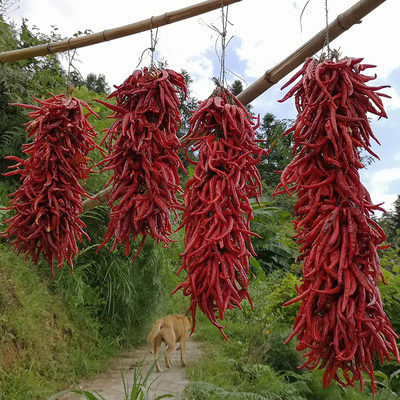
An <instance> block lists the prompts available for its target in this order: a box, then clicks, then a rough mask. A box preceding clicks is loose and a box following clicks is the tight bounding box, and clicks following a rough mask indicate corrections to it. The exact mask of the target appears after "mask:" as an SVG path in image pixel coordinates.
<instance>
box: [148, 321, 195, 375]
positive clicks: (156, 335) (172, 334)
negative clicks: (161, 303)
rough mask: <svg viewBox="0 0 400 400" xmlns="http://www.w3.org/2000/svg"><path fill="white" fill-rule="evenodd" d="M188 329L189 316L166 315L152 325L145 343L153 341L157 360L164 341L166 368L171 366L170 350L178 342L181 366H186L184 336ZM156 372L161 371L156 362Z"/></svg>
mask: <svg viewBox="0 0 400 400" xmlns="http://www.w3.org/2000/svg"><path fill="white" fill-rule="evenodd" d="M189 329H190V317H185V316H183V315H167V316H165V317H164V318H161V319H158V320H157V321H156V323H155V324H154V326H153V329H152V330H151V332H150V334H149V336H148V338H147V343H154V358H155V360H157V358H158V353H159V352H160V348H161V343H162V342H165V345H166V346H167V349H166V351H165V364H166V366H167V368H171V358H170V355H171V352H172V351H173V350H174V348H175V344H176V343H178V342H179V343H180V348H181V361H182V366H183V367H184V366H186V361H185V349H186V337H187V334H188V332H189ZM156 370H157V372H161V369H160V366H159V363H158V361H157V364H156Z"/></svg>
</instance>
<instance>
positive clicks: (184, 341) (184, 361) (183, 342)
mask: <svg viewBox="0 0 400 400" xmlns="http://www.w3.org/2000/svg"><path fill="white" fill-rule="evenodd" d="M185 350H186V340H185V339H183V340H181V361H182V367H186V360H185Z"/></svg>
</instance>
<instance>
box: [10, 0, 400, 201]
mask: <svg viewBox="0 0 400 400" xmlns="http://www.w3.org/2000/svg"><path fill="white" fill-rule="evenodd" d="M198 2H200V1H196V0H169V1H168V2H166V1H164V0H152V1H151V2H145V3H143V2H138V1H133V0H114V1H113V2H110V1H109V0H96V1H95V0H87V1H84V2H82V1H78V0H62V1H60V0H41V1H40V2H34V1H32V0H20V1H19V2H18V3H17V5H18V9H16V10H15V11H14V12H13V13H12V14H11V15H10V17H11V18H12V19H14V20H15V21H17V22H18V21H20V19H21V17H25V18H28V23H29V25H30V26H33V25H36V26H37V27H38V28H39V30H40V31H41V32H44V33H49V32H50V30H51V25H55V26H57V27H58V28H59V31H58V32H59V33H60V34H61V35H62V36H65V37H69V36H72V35H73V34H74V33H76V32H77V31H84V30H85V29H91V30H92V31H93V32H99V31H102V30H104V29H109V28H114V27H118V26H122V25H126V24H129V23H133V22H137V21H140V20H143V19H147V18H150V17H151V16H155V15H161V14H164V13H165V12H168V11H173V10H177V9H180V8H183V7H187V6H189V5H191V4H196V3H198ZM306 2H307V1H306V0H297V1H295V0H275V1H266V0H242V1H240V2H239V3H235V4H233V5H231V6H229V13H228V15H229V21H230V24H229V26H228V37H231V36H233V40H232V41H231V42H230V44H229V46H228V48H227V59H226V65H227V67H228V68H229V69H230V70H232V71H233V72H234V73H235V74H237V75H239V76H241V77H243V78H244V80H245V82H246V84H247V85H250V84H251V83H253V82H254V81H255V80H257V79H258V78H259V77H261V76H262V75H263V74H264V72H265V71H266V70H268V69H270V68H272V67H273V66H274V65H276V64H277V63H279V62H280V61H282V60H283V59H284V58H285V57H286V56H288V55H289V54H290V53H292V52H293V51H295V50H296V49H297V48H298V47H299V46H301V45H302V44H303V43H304V42H306V41H307V40H308V39H309V38H311V37H312V36H314V35H315V34H316V33H317V32H319V31H320V30H321V29H323V28H324V26H325V2H324V0H310V2H309V3H308V5H307V7H306V9H305V10H304V13H303V16H302V18H301V26H300V14H301V12H302V10H303V7H304V5H305V4H306ZM356 2H357V0H328V20H329V22H331V21H332V20H333V19H335V18H336V17H337V15H338V14H340V13H341V12H344V11H345V10H347V9H348V8H349V7H351V6H352V5H353V4H355V3H356ZM143 5H145V6H143ZM399 14H400V1H399V0H386V1H385V2H384V3H383V4H382V5H380V6H379V7H378V8H377V9H376V10H374V11H372V12H371V14H369V15H368V16H366V17H365V18H364V19H363V21H362V23H361V24H357V25H355V26H353V27H352V28H351V29H349V30H348V31H346V32H345V33H343V34H342V35H341V36H339V37H338V38H337V39H336V40H335V41H333V42H332V43H331V47H333V48H336V49H338V48H339V49H340V51H341V52H342V54H343V56H349V57H364V62H365V63H368V64H374V65H377V67H376V68H375V69H374V70H372V69H371V70H369V71H368V73H369V74H372V73H376V74H377V75H378V79H377V80H375V81H373V82H372V84H374V85H375V84H377V85H390V86H391V87H390V88H388V89H385V91H384V92H385V93H386V94H389V95H390V96H392V99H385V102H384V104H385V108H386V112H387V114H388V116H389V118H388V119H387V120H384V119H381V120H379V121H377V120H376V118H374V117H372V116H371V117H372V122H371V123H372V128H373V131H374V133H375V135H376V136H377V137H378V139H379V141H380V142H381V146H377V145H375V144H374V146H373V150H374V151H375V152H376V153H377V154H378V155H379V157H380V160H376V161H375V162H374V163H373V164H372V165H370V166H369V167H368V168H367V169H366V170H364V171H362V172H361V177H362V181H363V184H364V185H365V186H366V187H367V189H368V191H369V192H370V194H371V196H372V200H373V202H374V203H380V202H385V204H384V207H385V208H386V209H390V207H391V205H392V202H393V201H394V200H395V199H396V198H397V195H399V194H400V54H399V52H398V48H397V47H398V46H396V43H397V39H398V38H399V37H400V24H399V23H398V21H397V19H398V15H399ZM212 24H214V25H215V26H217V27H218V28H220V27H221V21H220V12H219V11H214V12H210V13H207V14H203V15H202V16H199V17H194V18H191V19H188V20H186V21H181V22H178V23H175V24H171V25H168V26H164V27H161V28H160V29H159V32H158V35H159V42H158V44H157V55H158V56H159V57H160V58H163V59H165V60H167V61H168V63H169V66H170V68H173V69H175V70H177V71H179V70H180V69H182V68H184V69H186V70H187V71H188V72H189V74H190V75H191V77H192V78H193V80H194V83H193V85H192V93H193V95H194V96H195V97H197V98H198V99H199V100H201V99H203V98H205V97H208V96H209V95H210V93H211V91H212V89H213V83H212V80H211V78H212V77H213V76H219V69H220V67H219V65H218V60H217V57H216V55H215V44H216V40H217V38H218V35H217V33H216V32H215V31H214V30H212V29H211V28H210V25H212ZM149 46H150V33H149V32H144V33H141V34H138V35H134V36H130V37H127V38H122V39H117V40H113V41H110V42H106V43H103V44H98V45H94V46H90V47H86V48H82V49H79V51H78V57H79V60H80V61H79V62H75V65H76V66H77V67H78V69H79V71H80V72H81V73H82V75H84V76H85V75H86V74H87V73H89V72H94V73H96V74H104V75H105V76H106V79H107V81H108V83H109V84H110V85H116V84H120V83H121V82H122V81H123V80H124V79H125V78H126V77H127V76H128V75H129V74H130V73H131V72H132V71H133V70H134V69H135V68H136V66H137V64H138V60H139V57H140V54H141V53H142V52H143V50H144V49H146V48H148V47H149ZM148 62H149V59H146V58H145V59H144V60H143V63H142V64H141V67H143V66H145V65H147V63H148ZM289 76H291V74H290V75H289ZM289 76H287V77H285V78H283V79H282V81H281V82H278V83H277V84H276V85H275V86H274V87H272V88H271V89H269V90H268V91H266V92H265V93H264V94H262V95H261V96H260V97H259V98H258V99H256V100H255V101H254V102H253V103H252V105H253V110H254V111H255V112H257V113H260V114H262V115H263V114H265V113H266V112H271V113H273V114H274V115H276V117H277V118H279V119H295V117H296V112H295V109H294V105H293V102H292V101H290V100H289V101H287V102H285V103H283V104H281V103H278V102H277V100H278V99H280V98H281V97H282V96H283V95H284V93H285V91H281V90H280V88H281V86H282V85H283V84H284V83H285V82H286V80H287V79H288V78H289ZM235 79H236V76H235V75H232V74H229V73H228V81H230V82H232V81H233V80H235ZM246 84H245V85H244V86H245V87H246Z"/></svg>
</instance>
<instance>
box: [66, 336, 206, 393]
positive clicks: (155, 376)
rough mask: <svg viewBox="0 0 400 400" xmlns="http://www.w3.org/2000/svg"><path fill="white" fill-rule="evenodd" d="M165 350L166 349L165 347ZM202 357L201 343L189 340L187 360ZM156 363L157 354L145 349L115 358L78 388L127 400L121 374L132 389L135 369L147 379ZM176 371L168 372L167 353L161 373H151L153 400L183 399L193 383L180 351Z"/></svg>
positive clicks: (175, 354)
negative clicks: (166, 396) (165, 399)
mask: <svg viewBox="0 0 400 400" xmlns="http://www.w3.org/2000/svg"><path fill="white" fill-rule="evenodd" d="M162 350H165V349H164V348H162ZM200 354H201V347H200V344H199V343H198V342H195V341H194V340H191V339H189V340H188V341H187V342H186V361H187V363H188V364H189V363H191V362H192V361H193V360H195V359H196V358H198V357H199V355H200ZM153 361H154V358H153V354H151V353H150V347H148V346H143V347H140V348H136V349H132V350H130V351H127V352H125V353H123V354H122V355H120V356H119V357H117V358H115V359H113V360H112V361H111V363H110V366H109V368H108V369H107V371H105V372H103V373H101V374H100V375H98V376H96V377H94V378H93V379H90V380H86V381H83V382H80V383H79V384H78V385H77V387H75V388H74V389H76V388H80V389H83V390H87V391H90V392H91V391H94V390H95V391H97V392H98V393H99V394H100V395H101V396H103V397H104V398H105V399H106V400H124V399H125V392H124V387H123V383H122V379H121V371H122V372H123V374H124V377H125V380H126V381H127V383H128V386H129V387H131V384H132V381H133V374H134V371H135V368H136V369H137V370H141V373H142V374H143V376H144V375H145V374H146V373H147V371H148V370H149V369H150V368H151V366H152V363H153ZM171 362H172V368H171V369H167V368H166V366H165V362H164V357H163V354H162V356H161V358H160V367H161V369H162V372H161V373H158V372H155V370H153V372H152V373H151V375H150V377H149V379H148V384H149V385H150V387H149V400H154V399H155V398H157V396H160V395H163V394H172V395H173V396H174V397H173V398H174V399H182V393H183V390H184V389H185V387H186V386H187V385H188V384H189V381H188V379H187V377H186V371H185V368H184V367H182V365H181V361H180V351H179V350H176V351H173V352H172V355H171ZM58 399H59V400H78V399H79V400H81V399H85V397H84V396H81V395H77V394H71V393H70V394H66V395H63V396H61V397H59V398H58ZM99 399H101V397H99Z"/></svg>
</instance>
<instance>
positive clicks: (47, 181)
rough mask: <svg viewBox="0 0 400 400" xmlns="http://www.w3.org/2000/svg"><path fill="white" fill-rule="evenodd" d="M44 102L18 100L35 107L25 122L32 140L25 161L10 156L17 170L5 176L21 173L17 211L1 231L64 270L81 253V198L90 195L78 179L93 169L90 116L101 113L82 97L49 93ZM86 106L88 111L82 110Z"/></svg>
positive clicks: (26, 250)
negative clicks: (89, 155) (88, 119)
mask: <svg viewBox="0 0 400 400" xmlns="http://www.w3.org/2000/svg"><path fill="white" fill-rule="evenodd" d="M34 100H35V101H36V102H37V103H38V104H39V105H40V106H35V105H25V104H14V105H17V106H20V107H24V108H28V109H32V110H34V111H31V112H30V113H29V117H30V118H31V119H32V121H31V122H29V123H28V124H27V132H28V137H33V138H34V140H33V142H32V143H29V144H25V145H23V147H24V152H25V153H26V154H27V155H28V158H27V159H26V160H23V159H20V158H17V157H14V156H8V157H6V158H7V159H9V160H14V161H17V164H15V165H13V166H11V167H10V168H12V169H13V171H11V172H8V173H6V174H4V175H6V176H10V175H17V174H19V175H21V178H20V180H22V184H21V186H20V187H19V188H18V189H17V190H16V191H15V192H14V193H13V194H12V195H11V197H12V200H11V202H10V206H9V208H10V209H12V210H15V212H16V213H15V215H14V216H13V217H11V218H9V219H8V220H6V221H5V223H7V224H9V226H8V227H7V229H6V230H5V231H4V232H3V233H2V234H1V236H3V237H7V238H8V239H9V240H10V244H11V245H13V246H14V248H15V249H16V250H18V252H19V253H24V254H26V256H28V255H31V256H32V258H33V262H34V263H35V264H37V263H38V262H39V257H40V255H43V257H44V258H45V260H46V261H47V262H48V263H49V265H50V267H51V271H52V274H53V275H54V267H53V259H56V261H57V267H58V268H61V267H62V265H63V261H64V259H67V260H68V262H69V264H70V266H71V268H73V264H72V260H73V258H74V257H75V255H76V254H77V252H78V248H77V244H76V241H79V242H80V241H81V240H82V235H83V236H85V237H86V238H87V239H88V240H90V238H89V237H88V236H87V234H86V233H85V232H84V231H83V228H84V227H85V224H84V223H83V222H82V220H81V219H80V218H79V214H80V213H81V212H82V210H83V201H82V196H84V197H88V195H87V194H86V192H85V190H84V189H83V188H82V186H81V184H80V183H79V180H84V179H86V178H87V176H88V174H89V173H90V168H88V166H87V165H88V160H90V159H89V158H88V157H87V155H88V153H89V152H90V151H91V150H93V149H95V148H98V146H97V145H96V143H95V142H94V141H93V138H94V137H95V136H96V134H95V132H94V129H93V127H92V126H91V125H90V124H89V122H88V121H87V116H88V115H89V114H93V115H95V116H96V117H98V116H97V114H95V113H94V111H93V110H92V109H91V108H90V107H89V106H88V104H86V103H85V102H83V101H82V100H78V99H76V98H66V97H65V96H64V95H59V96H55V95H51V97H50V98H49V99H46V100H39V99H36V98H35V99H34ZM82 106H84V107H85V108H86V109H87V110H88V111H89V113H88V115H86V116H85V115H84V114H83V110H82Z"/></svg>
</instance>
